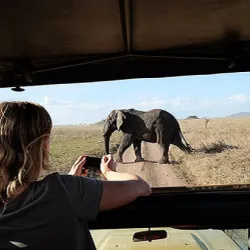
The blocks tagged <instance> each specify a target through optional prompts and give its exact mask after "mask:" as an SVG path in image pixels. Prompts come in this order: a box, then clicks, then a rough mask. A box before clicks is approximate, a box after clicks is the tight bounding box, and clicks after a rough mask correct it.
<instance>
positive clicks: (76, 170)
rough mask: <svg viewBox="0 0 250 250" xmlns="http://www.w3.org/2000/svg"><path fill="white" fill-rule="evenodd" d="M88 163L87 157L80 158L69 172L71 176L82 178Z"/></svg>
mask: <svg viewBox="0 0 250 250" xmlns="http://www.w3.org/2000/svg"><path fill="white" fill-rule="evenodd" d="M85 162H86V157H85V156H84V155H82V156H80V157H79V158H78V159H77V160H76V161H75V163H74V164H73V166H72V167H71V169H70V171H69V173H68V174H69V175H75V176H80V175H81V174H82V171H83V170H85V169H84V164H85Z"/></svg>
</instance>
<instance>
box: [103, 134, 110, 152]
mask: <svg viewBox="0 0 250 250" xmlns="http://www.w3.org/2000/svg"><path fill="white" fill-rule="evenodd" d="M109 141H110V135H104V148H105V154H106V155H107V154H109Z"/></svg>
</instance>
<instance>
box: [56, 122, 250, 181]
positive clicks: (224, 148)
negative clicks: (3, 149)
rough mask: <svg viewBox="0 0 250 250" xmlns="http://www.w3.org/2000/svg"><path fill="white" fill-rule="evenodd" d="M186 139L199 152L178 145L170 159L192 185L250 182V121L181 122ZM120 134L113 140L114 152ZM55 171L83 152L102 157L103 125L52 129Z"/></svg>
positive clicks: (171, 153) (61, 170)
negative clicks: (189, 152) (181, 148)
mask: <svg viewBox="0 0 250 250" xmlns="http://www.w3.org/2000/svg"><path fill="white" fill-rule="evenodd" d="M180 124H181V128H182V131H183V134H184V136H185V138H186V140H187V141H188V142H189V143H190V144H191V145H192V146H193V147H194V148H195V149H196V152H195V153H194V154H192V155H186V154H184V153H183V152H182V151H180V150H179V149H178V148H176V147H175V146H171V147H170V160H172V161H177V162H179V164H176V165H173V169H174V171H175V173H176V174H177V175H178V176H182V177H184V178H185V179H186V181H187V183H188V184H189V185H215V184H232V183H233V184H236V183H237V184H239V183H241V184H243V183H249V182H250V154H249V153H250V118H222V119H210V121H209V123H208V127H207V129H205V119H194V120H192V119H191V120H181V121H180ZM120 136H121V134H120V133H118V132H116V133H115V134H114V135H113V136H112V138H111V149H113V152H115V149H117V146H118V144H119V142H120ZM51 150H52V152H51V154H52V164H53V170H56V171H59V172H61V173H67V172H68V171H69V169H70V167H71V165H72V164H73V162H74V161H75V160H76V159H77V157H78V156H79V155H81V154H83V153H85V154H88V155H92V156H102V155H103V153H104V146H103V139H102V126H100V125H93V126H65V127H63V126H61V127H54V128H53V136H52V148H51Z"/></svg>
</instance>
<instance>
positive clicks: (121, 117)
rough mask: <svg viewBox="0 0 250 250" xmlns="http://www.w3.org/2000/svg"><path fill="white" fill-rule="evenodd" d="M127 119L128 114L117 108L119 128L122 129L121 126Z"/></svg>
mask: <svg viewBox="0 0 250 250" xmlns="http://www.w3.org/2000/svg"><path fill="white" fill-rule="evenodd" d="M125 119H126V115H125V114H124V113H123V112H122V111H120V110H117V118H116V126H117V130H120V129H121V126H122V124H123V122H124V120H125Z"/></svg>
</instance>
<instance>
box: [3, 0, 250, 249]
mask: <svg viewBox="0 0 250 250" xmlns="http://www.w3.org/2000/svg"><path fill="white" fill-rule="evenodd" d="M249 10H250V2H249V1H248V0H231V1H224V0H202V1H196V0H192V1H185V0H175V1H173V0H169V1H166V0H154V1H152V0H151V1H150V0H119V1H118V0H116V1H115V0H101V1H100V0H92V1H84V0H60V1H59V0H54V1H49V0H43V1H37V0H33V1H25V2H24V1H21V0H18V1H15V2H12V1H1V8H0V16H1V22H0V37H1V39H0V87H1V88H11V89H12V90H13V91H25V87H27V86H39V85H52V84H53V85H57V84H76V83H87V82H88V83H89V82H98V81H102V82H105V81H113V80H125V79H138V78H140V79H143V78H162V77H181V76H189V75H190V76H191V75H193V76H194V75H208V74H222V73H235V72H248V71H250V51H249V49H250V27H249V23H250V15H249ZM201 84H202V82H201ZM58 88H60V85H58ZM215 91H216V90H215ZM249 197H250V185H248V184H244V185H243V184H239V185H238V184H233V185H226V186H225V185H220V186H194V187H186V186H180V187H156V188H153V193H152V194H151V195H150V196H148V197H141V198H138V199H137V200H135V201H134V202H132V203H130V204H129V205H126V206H124V207H121V208H118V209H114V210H112V211H108V212H101V213H100V214H99V216H98V218H97V220H96V221H93V222H90V223H89V228H90V229H91V230H92V231H93V232H95V230H101V231H102V230H113V229H114V230H118V231H116V232H119V230H120V229H124V230H125V229H126V230H130V229H137V228H144V229H145V230H139V231H135V232H136V233H135V234H134V241H140V240H143V239H144V240H145V239H146V240H147V241H149V243H148V244H150V241H152V240H154V239H157V237H158V238H162V239H163V238H168V232H170V231H171V230H172V229H178V230H180V231H183V230H208V229H212V230H237V229H245V230H248V228H249V227H250V216H249V210H250V199H249ZM162 228H168V229H167V230H166V232H167V233H165V231H164V230H163V231H162ZM147 229H149V230H147ZM151 230H152V231H151ZM153 230H158V231H157V232H155V233H154V231H153ZM159 230H160V231H159ZM141 231H145V233H144V234H142V233H140V232H141ZM197 232H198V231H197ZM201 232H202V231H201ZM154 237H156V238H154ZM247 237H248V236H247ZM155 242H158V241H157V240H156V241H155ZM245 243H246V244H245V245H244V246H245V247H246V248H245V249H247V247H248V243H247V242H245ZM135 244H138V242H136V243H135ZM137 246H138V245H137ZM141 246H142V245H141ZM237 246H238V247H240V246H239V245H238V243H237ZM149 247H150V245H149ZM114 248H115V246H114ZM116 248H118V246H117V247H116ZM138 248H139V247H138ZM103 249H105V248H103ZM124 249H125V248H124ZM133 249H134V248H133ZM156 249H157V248H156ZM169 249H170V248H169ZM175 249H177V248H175ZM180 249H184V248H180ZM186 249H191V248H186ZM192 249H198V248H192ZM199 249H208V248H204V247H203V248H199ZM213 249H215V248H213ZM227 249H229V248H227ZM232 249H236V248H232ZM239 249H244V248H239ZM248 249H249V247H248Z"/></svg>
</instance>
